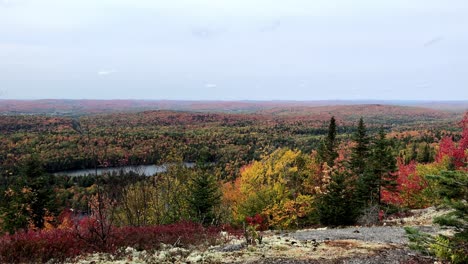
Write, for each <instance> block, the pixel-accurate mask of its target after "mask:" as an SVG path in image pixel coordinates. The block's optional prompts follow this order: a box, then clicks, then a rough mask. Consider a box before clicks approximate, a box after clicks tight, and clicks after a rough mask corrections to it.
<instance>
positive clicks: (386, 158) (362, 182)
mask: <svg viewBox="0 0 468 264" xmlns="http://www.w3.org/2000/svg"><path fill="white" fill-rule="evenodd" d="M395 170H396V160H395V157H394V155H393V149H392V144H391V142H390V141H389V140H387V139H386V135H385V131H384V130H383V128H381V129H380V131H379V133H378V135H377V137H376V138H375V139H374V140H373V144H372V145H371V148H370V156H369V160H368V166H367V168H366V170H365V172H364V173H363V174H362V176H361V177H360V178H359V182H358V192H357V195H358V197H357V200H358V202H359V203H360V205H361V206H362V207H366V206H368V205H370V204H377V205H379V206H380V205H381V204H382V198H381V192H382V190H383V189H386V190H389V191H393V190H395V188H396V174H394V171H395Z"/></svg>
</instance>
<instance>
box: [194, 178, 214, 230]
mask: <svg viewBox="0 0 468 264" xmlns="http://www.w3.org/2000/svg"><path fill="white" fill-rule="evenodd" d="M220 198H221V193H220V190H219V187H218V183H217V181H216V179H215V178H214V177H213V176H211V175H206V174H204V173H199V174H197V175H196V176H195V177H194V178H193V179H192V181H191V184H190V197H189V200H188V202H189V205H190V208H191V211H192V212H193V214H194V215H195V216H196V219H197V220H198V221H199V222H201V223H202V224H210V223H212V222H213V220H215V215H214V208H215V207H216V206H217V205H219V203H220V202H221V201H220Z"/></svg>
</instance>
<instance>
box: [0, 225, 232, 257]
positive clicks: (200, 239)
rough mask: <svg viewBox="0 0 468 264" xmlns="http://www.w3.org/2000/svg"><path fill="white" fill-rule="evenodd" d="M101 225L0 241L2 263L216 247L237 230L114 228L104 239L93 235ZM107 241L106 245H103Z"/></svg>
mask: <svg viewBox="0 0 468 264" xmlns="http://www.w3.org/2000/svg"><path fill="white" fill-rule="evenodd" d="M97 224H98V223H97V222H96V221H95V220H93V219H92V218H84V219H82V220H81V221H79V222H78V223H77V224H75V226H74V227H73V228H62V229H51V230H42V231H29V232H18V233H16V234H13V235H5V236H3V237H1V238H0V263H18V262H47V261H49V260H51V259H53V260H54V261H56V262H61V261H63V260H65V259H67V258H73V257H75V256H78V255H80V254H85V253H92V252H108V253H113V252H115V250H117V249H119V248H125V247H133V248H136V249H138V250H152V249H158V248H159V247H160V245H161V243H163V244H171V245H177V246H182V247H183V246H188V245H200V244H210V245H212V244H214V243H216V242H218V241H219V239H220V238H221V236H220V232H221V231H230V230H231V231H234V230H232V229H231V228H230V227H229V226H224V227H203V226H202V225H200V224H197V223H191V222H181V223H177V224H172V225H161V226H147V227H120V228H117V227H112V230H111V232H109V233H108V234H107V237H106V238H105V239H104V240H103V239H102V238H101V237H99V234H97V233H95V232H93V231H92V230H94V228H95V227H96V225H97ZM104 241H105V244H103V242H104Z"/></svg>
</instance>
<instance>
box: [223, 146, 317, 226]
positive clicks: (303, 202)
mask: <svg viewBox="0 0 468 264" xmlns="http://www.w3.org/2000/svg"><path fill="white" fill-rule="evenodd" d="M312 167H313V162H312V159H311V157H310V156H307V155H304V154H302V153H301V152H300V151H295V150H289V149H278V150H276V151H274V152H273V153H271V154H270V155H267V156H264V157H263V158H262V160H260V161H254V162H253V163H251V164H250V165H248V166H246V167H244V168H243V169H242V170H241V175H240V177H239V178H238V180H236V182H235V183H228V184H227V185H225V187H224V198H223V200H224V202H225V203H226V204H229V205H230V206H231V208H232V211H233V218H234V219H235V220H237V221H244V220H245V218H246V217H247V216H254V215H256V214H261V215H263V216H264V217H267V218H268V219H267V220H268V223H269V225H270V226H274V227H277V228H290V227H292V226H293V225H294V224H295V225H296V226H297V225H298V219H299V218H304V217H306V216H307V215H308V214H310V212H312V205H311V204H312V200H313V196H312V195H311V193H310V190H313V188H311V186H310V184H305V183H306V182H308V181H310V179H313V178H314V177H313V176H312V175H311V174H313V170H312V169H311V168H312Z"/></svg>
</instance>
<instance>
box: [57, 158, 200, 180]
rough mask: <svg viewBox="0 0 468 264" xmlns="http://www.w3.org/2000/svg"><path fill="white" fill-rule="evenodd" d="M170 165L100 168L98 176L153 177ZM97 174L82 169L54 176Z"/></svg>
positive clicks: (93, 170) (188, 163)
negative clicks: (128, 173) (112, 174)
mask: <svg viewBox="0 0 468 264" xmlns="http://www.w3.org/2000/svg"><path fill="white" fill-rule="evenodd" d="M184 165H185V166H186V167H187V168H193V167H195V163H190V162H186V163H184ZM167 166H168V164H164V165H137V166H121V167H109V168H98V169H97V175H103V174H111V173H113V172H115V173H119V172H120V171H123V172H136V173H138V174H143V175H146V176H153V175H154V174H156V173H161V172H165V171H166V170H167ZM95 173H96V170H95V169H82V170H70V171H59V172H55V173H54V175H66V176H71V177H75V176H84V175H88V174H91V175H94V174H95Z"/></svg>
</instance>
